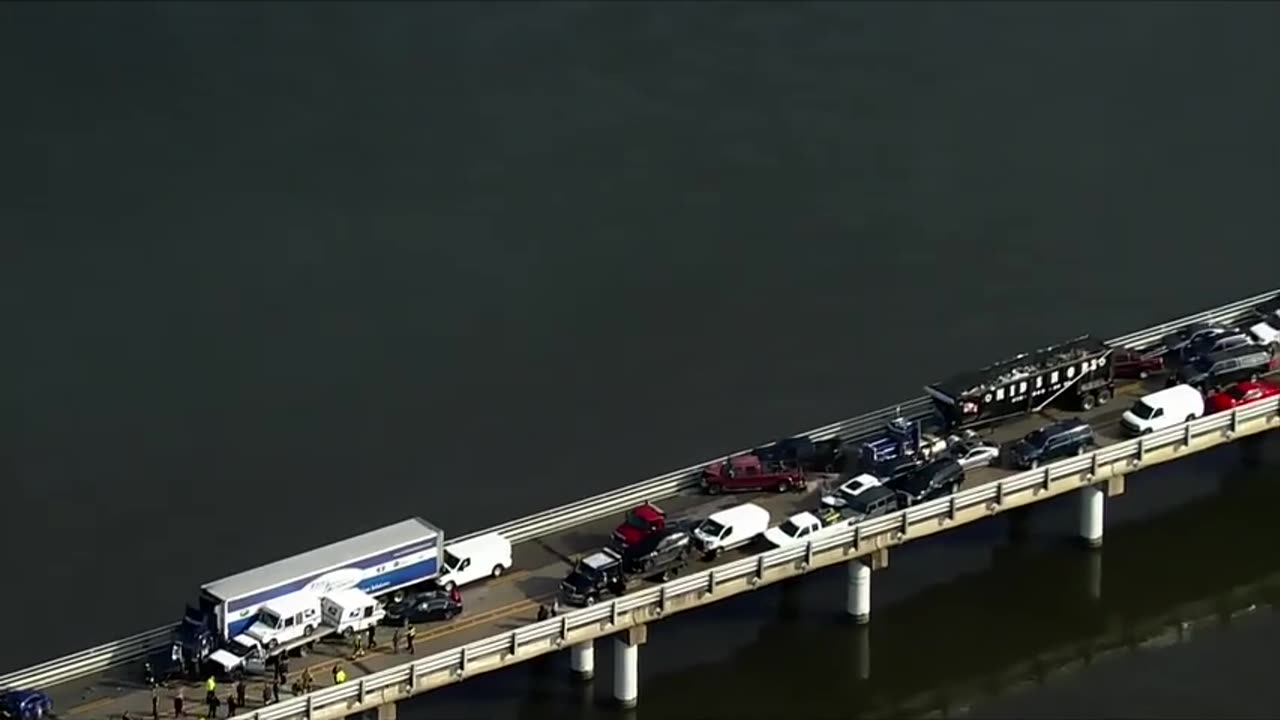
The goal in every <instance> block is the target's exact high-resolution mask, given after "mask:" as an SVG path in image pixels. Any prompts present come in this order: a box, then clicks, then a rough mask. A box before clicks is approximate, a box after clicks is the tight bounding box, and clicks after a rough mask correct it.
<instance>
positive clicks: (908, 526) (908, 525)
mask: <svg viewBox="0 0 1280 720" xmlns="http://www.w3.org/2000/svg"><path fill="white" fill-rule="evenodd" d="M907 512H908V511H907V510H903V511H902V527H900V528H898V532H900V533H902V536H903V537H906V536H907V531H908V530H910V529H911V520H910V519H908V518H907Z"/></svg>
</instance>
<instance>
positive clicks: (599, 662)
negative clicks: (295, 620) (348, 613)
mask: <svg viewBox="0 0 1280 720" xmlns="http://www.w3.org/2000/svg"><path fill="white" fill-rule="evenodd" d="M1241 465H1242V466H1243V467H1241V469H1240V470H1238V471H1236V472H1233V473H1232V474H1231V475H1229V476H1227V477H1224V478H1223V482H1222V484H1221V489H1220V491H1219V492H1217V493H1215V494H1212V495H1210V496H1209V497H1207V498H1204V499H1197V500H1194V501H1192V502H1189V503H1187V504H1184V505H1181V506H1179V507H1177V508H1175V509H1172V510H1169V511H1167V512H1164V513H1162V514H1160V515H1159V516H1157V517H1153V518H1149V519H1145V520H1135V521H1133V522H1131V523H1129V524H1126V525H1121V526H1119V527H1112V528H1110V529H1109V531H1108V535H1107V538H1106V546H1105V548H1103V549H1102V550H1100V551H1096V552H1087V551H1082V550H1074V549H1068V547H1067V546H1066V543H1061V542H1054V543H1048V544H1040V546H1039V547H1035V543H1026V545H1030V546H1032V547H1030V548H1029V551H1023V552H1004V553H1001V552H999V551H1000V550H1004V549H1006V548H1002V547H996V548H995V550H996V551H997V552H995V553H991V552H990V551H988V557H991V556H994V560H992V561H991V562H989V563H988V568H989V569H986V568H984V569H983V570H982V571H980V572H969V573H967V574H964V575H961V576H959V577H956V578H955V579H953V580H949V581H947V582H944V583H942V584H936V585H933V586H932V587H931V588H929V589H928V590H927V591H924V592H914V593H912V594H910V595H907V596H905V597H904V598H902V599H901V600H899V601H896V602H892V601H891V602H889V603H887V604H886V606H884V607H876V608H875V611H874V613H873V619H872V622H871V625H870V626H863V627H858V626H854V625H852V624H850V623H847V622H843V617H842V615H841V612H840V609H841V608H842V606H843V601H844V595H843V592H844V580H845V577H844V571H843V569H841V568H835V569H832V570H830V571H825V572H820V573H816V574H815V575H813V576H810V577H808V578H806V579H802V580H799V581H796V582H791V583H786V584H783V585H781V586H776V587H773V588H769V589H766V590H762V591H761V592H759V593H753V594H751V595H747V596H741V597H739V598H735V599H733V600H730V601H727V602H725V603H724V604H723V605H721V606H719V607H717V609H716V610H714V611H711V610H708V611H701V612H694V613H688V614H683V615H677V616H675V617H673V618H672V619H670V620H668V621H665V622H662V623H660V624H658V625H657V626H655V629H656V630H657V632H653V633H651V634H650V642H649V644H648V646H647V647H645V648H644V649H643V650H642V652H641V673H642V677H641V699H640V704H641V708H640V709H639V710H637V711H636V712H637V713H638V712H647V713H652V714H653V715H655V716H662V717H664V718H681V717H690V718H693V717H708V716H712V715H714V716H718V717H762V718H763V717H778V716H781V715H783V714H785V713H786V712H788V711H789V708H791V709H793V708H794V707H795V705H794V704H795V703H796V702H800V701H803V702H804V703H805V707H806V715H807V716H809V717H845V718H848V717H859V718H861V717H888V716H895V717H896V716H904V715H905V716H910V715H920V714H939V713H941V714H953V713H955V712H957V711H960V710H963V709H964V708H965V707H966V706H967V705H969V704H971V703H973V702H977V701H980V700H982V699H985V698H990V697H994V696H998V695H1000V694H1002V693H1003V692H1005V691H1007V690H1009V689H1012V688H1017V687H1022V686H1026V685H1027V684H1029V683H1030V684H1034V683H1037V682H1043V681H1044V680H1046V679H1048V678H1050V677H1055V676H1056V675H1057V674H1058V673H1060V672H1062V671H1064V670H1069V669H1075V668H1080V667H1085V666H1087V665H1088V664H1089V663H1090V662H1092V661H1093V660H1095V659H1096V658H1098V657H1100V656H1102V655H1105V654H1107V653H1109V652H1112V651H1114V650H1115V649H1117V648H1120V649H1124V648H1132V647H1136V646H1138V645H1139V644H1142V643H1144V642H1146V643H1149V642H1151V639H1152V638H1156V639H1157V640H1156V642H1160V643H1175V642H1179V641H1181V640H1186V639H1188V638H1189V637H1190V636H1191V634H1192V633H1191V632H1189V629H1192V628H1198V627H1200V626H1202V625H1203V624H1204V623H1209V624H1214V623H1217V622H1220V621H1227V620H1229V619H1230V618H1231V617H1232V616H1233V614H1238V613H1239V612H1242V611H1244V610H1247V609H1248V608H1250V607H1260V606H1265V605H1267V604H1270V603H1271V600H1272V599H1273V598H1275V597H1276V595H1277V591H1278V588H1280V574H1278V573H1277V570H1280V567H1278V566H1277V565H1276V563H1275V560H1274V558H1272V557H1271V556H1270V555H1269V554H1268V553H1263V552H1256V551H1255V550H1254V549H1256V548H1266V547H1274V546H1275V543H1276V540H1277V532H1278V531H1277V530H1276V528H1275V526H1274V524H1273V523H1272V522H1271V521H1270V519H1269V518H1268V517H1267V510H1266V508H1268V507H1273V506H1274V503H1275V502H1276V501H1278V500H1280V483H1278V482H1277V476H1280V467H1277V466H1276V465H1274V464H1271V465H1269V466H1266V467H1259V466H1257V465H1256V464H1254V463H1252V462H1244V463H1241ZM1139 487H1140V486H1139ZM1138 491H1142V490H1138ZM1130 492H1135V490H1134V489H1133V488H1131V490H1130ZM1070 499H1071V498H1068V500H1070ZM984 534H985V533H984ZM940 540H942V538H937V539H933V540H929V541H924V542H922V543H920V544H921V545H927V544H930V543H938V542H939V541H940ZM1006 547H1007V546H1006ZM906 556H907V552H906V550H905V549H904V550H902V551H899V553H898V554H897V557H898V558H902V560H900V561H899V562H897V563H896V564H895V563H892V562H891V565H890V567H889V568H888V570H886V571H884V572H881V573H877V574H876V576H875V577H876V580H875V583H876V585H877V586H888V585H890V584H891V582H892V575H893V573H894V572H895V567H897V568H898V569H899V571H900V572H902V573H904V574H910V573H911V572H912V571H916V570H918V568H913V567H910V563H911V562H912V561H910V560H909V559H906ZM874 596H875V591H874V587H873V597H874ZM762 597H763V600H762ZM873 602H874V600H873ZM744 616H746V617H744ZM753 636H754V637H753ZM744 639H745V640H746V642H745V643H744V642H743V640H744ZM716 644H719V645H720V647H719V653H718V654H717V653H712V656H711V657H710V658H708V659H706V660H702V659H700V658H701V657H702V656H703V655H704V653H705V652H706V651H707V647H706V646H707V645H716ZM713 649H714V648H713ZM561 655H565V654H564V653H562V654H561ZM567 663H568V660H567V657H560V656H555V657H552V658H548V659H545V660H543V661H541V662H540V663H539V664H538V666H537V668H526V669H521V670H515V671H509V672H507V673H497V674H493V675H489V676H483V677H480V678H476V679H475V680H472V681H470V682H468V683H465V684H463V685H461V686H455V687H453V688H447V689H445V690H442V691H440V692H437V693H435V694H433V695H432V696H430V697H428V698H423V699H421V700H418V701H414V702H412V703H409V704H406V705H405V706H404V707H402V708H401V714H402V715H403V716H404V717H406V718H410V719H411V720H412V719H413V718H418V717H422V718H426V717H440V716H447V717H492V716H493V708H492V707H491V705H492V704H493V702H491V701H497V700H499V699H501V700H505V701H508V702H510V703H512V704H513V705H517V706H518V710H516V711H515V714H514V715H513V716H514V717H521V718H543V717H546V718H550V717H583V718H587V717H590V718H617V717H622V716H623V715H622V714H621V713H618V712H617V711H615V710H612V709H609V708H608V699H609V698H610V696H611V693H612V641H610V640H607V639H605V640H600V641H597V643H596V679H595V681H594V683H591V684H589V685H587V686H582V685H575V684H573V683H571V682H570V681H569V680H568V679H567V677H568V670H567ZM730 686H732V688H733V692H721V691H720V690H723V689H726V688H729V687H730ZM787 688H791V690H790V691H788V690H787ZM587 698H590V700H591V702H584V700H586V699H587Z"/></svg>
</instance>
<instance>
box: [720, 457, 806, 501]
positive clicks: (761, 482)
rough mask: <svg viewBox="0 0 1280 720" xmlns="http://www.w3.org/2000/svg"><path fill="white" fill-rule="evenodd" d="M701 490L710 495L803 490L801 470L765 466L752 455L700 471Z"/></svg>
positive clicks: (803, 478) (784, 464) (780, 464)
mask: <svg viewBox="0 0 1280 720" xmlns="http://www.w3.org/2000/svg"><path fill="white" fill-rule="evenodd" d="M702 487H703V489H705V490H706V491H707V492H708V493H710V494H712V495H718V494H720V493H722V492H743V491H748V492H749V491H752V490H777V491H778V492H786V491H788V490H796V491H799V490H804V489H805V474H804V470H801V469H800V468H798V467H796V466H795V465H791V464H789V463H780V462H767V461H764V460H761V459H760V458H759V457H757V456H755V455H739V456H738V457H736V458H733V459H732V460H727V461H725V462H721V463H717V464H715V465H711V466H709V467H707V468H706V469H705V470H703V471H702Z"/></svg>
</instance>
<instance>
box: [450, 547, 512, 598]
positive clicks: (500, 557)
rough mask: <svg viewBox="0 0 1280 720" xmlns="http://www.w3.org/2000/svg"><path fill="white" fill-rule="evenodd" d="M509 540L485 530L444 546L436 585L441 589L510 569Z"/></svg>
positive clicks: (494, 575)
mask: <svg viewBox="0 0 1280 720" xmlns="http://www.w3.org/2000/svg"><path fill="white" fill-rule="evenodd" d="M511 564H512V561H511V541H510V540H507V539H506V538H504V537H502V536H501V535H499V534H498V533H486V534H484V535H480V536H477V537H473V538H470V539H468V540H462V541H459V542H456V543H453V544H452V545H445V547H444V567H443V568H442V572H441V573H440V577H439V578H437V579H436V584H438V585H439V586H440V587H442V588H444V589H445V590H452V589H454V588H455V587H458V586H459V585H466V584H467V583H471V582H475V581H476V580H480V579H482V578H487V577H492V578H496V577H499V576H501V575H502V573H504V572H506V571H508V570H510V569H511Z"/></svg>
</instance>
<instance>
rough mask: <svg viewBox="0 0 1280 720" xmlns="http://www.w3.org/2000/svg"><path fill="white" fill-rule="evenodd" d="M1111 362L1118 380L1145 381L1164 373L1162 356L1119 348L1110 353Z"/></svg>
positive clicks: (1160, 354)
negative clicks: (1133, 379)
mask: <svg viewBox="0 0 1280 720" xmlns="http://www.w3.org/2000/svg"><path fill="white" fill-rule="evenodd" d="M1111 362H1112V364H1113V366H1114V368H1115V374H1116V377H1118V378H1137V379H1139V380H1145V379H1146V378H1148V377H1150V376H1152V375H1155V374H1156V373H1160V372H1164V369H1165V364H1164V354H1162V353H1152V352H1143V351H1139V350H1130V349H1128V348H1121V349H1119V350H1115V351H1114V352H1112V353H1111Z"/></svg>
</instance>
